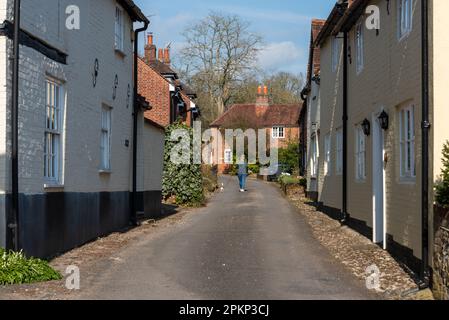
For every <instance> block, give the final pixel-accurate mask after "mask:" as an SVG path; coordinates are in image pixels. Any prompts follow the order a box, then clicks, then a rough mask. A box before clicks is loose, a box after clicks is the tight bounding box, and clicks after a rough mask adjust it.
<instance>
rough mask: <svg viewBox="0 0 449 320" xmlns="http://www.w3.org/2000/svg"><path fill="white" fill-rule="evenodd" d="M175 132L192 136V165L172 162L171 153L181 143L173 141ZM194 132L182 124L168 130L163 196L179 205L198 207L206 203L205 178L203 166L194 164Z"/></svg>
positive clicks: (173, 125)
mask: <svg viewBox="0 0 449 320" xmlns="http://www.w3.org/2000/svg"><path fill="white" fill-rule="evenodd" d="M174 130H185V131H186V132H188V133H189V135H190V164H176V163H173V162H172V161H171V152H172V150H173V148H174V147H175V146H178V145H179V141H181V138H180V139H179V141H172V140H171V135H172V132H173V131H174ZM191 150H193V130H192V128H190V127H188V126H186V125H184V124H182V123H179V122H178V123H174V124H172V125H171V126H169V127H168V128H167V130H166V136H165V153H164V174H163V178H162V195H163V196H164V198H165V199H169V198H173V199H174V202H175V203H176V204H178V205H186V206H197V205H201V204H202V203H203V202H204V191H203V176H202V172H201V165H200V164H194V163H193V154H192V152H191Z"/></svg>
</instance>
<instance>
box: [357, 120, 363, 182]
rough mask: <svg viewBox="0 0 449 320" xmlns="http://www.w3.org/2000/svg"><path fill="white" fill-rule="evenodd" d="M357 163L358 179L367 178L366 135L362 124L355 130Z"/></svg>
mask: <svg viewBox="0 0 449 320" xmlns="http://www.w3.org/2000/svg"><path fill="white" fill-rule="evenodd" d="M355 142H356V145H355V164H356V179H357V180H365V178H366V136H365V133H364V132H363V129H362V127H361V126H357V128H356V130H355Z"/></svg>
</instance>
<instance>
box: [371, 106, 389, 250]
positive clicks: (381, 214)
mask: <svg viewBox="0 0 449 320" xmlns="http://www.w3.org/2000/svg"><path fill="white" fill-rule="evenodd" d="M377 117H378V116H377V115H374V116H373V121H372V123H373V242H374V243H379V244H381V243H383V246H384V248H386V232H385V231H386V230H385V147H384V132H383V130H382V128H381V126H380V123H379V120H378V118H377Z"/></svg>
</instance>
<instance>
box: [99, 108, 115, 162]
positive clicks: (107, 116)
mask: <svg viewBox="0 0 449 320" xmlns="http://www.w3.org/2000/svg"><path fill="white" fill-rule="evenodd" d="M111 120H112V108H111V107H109V106H106V105H103V106H102V108H101V143H100V149H101V150H100V151H101V166H100V169H101V170H102V171H110V170H111Z"/></svg>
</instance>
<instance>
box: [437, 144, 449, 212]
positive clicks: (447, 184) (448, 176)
mask: <svg viewBox="0 0 449 320" xmlns="http://www.w3.org/2000/svg"><path fill="white" fill-rule="evenodd" d="M442 162H443V169H442V172H441V182H440V183H439V184H438V185H437V186H436V187H435V189H436V202H437V203H438V204H439V205H440V206H442V207H444V208H449V142H446V144H445V145H444V147H443V159H442Z"/></svg>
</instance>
